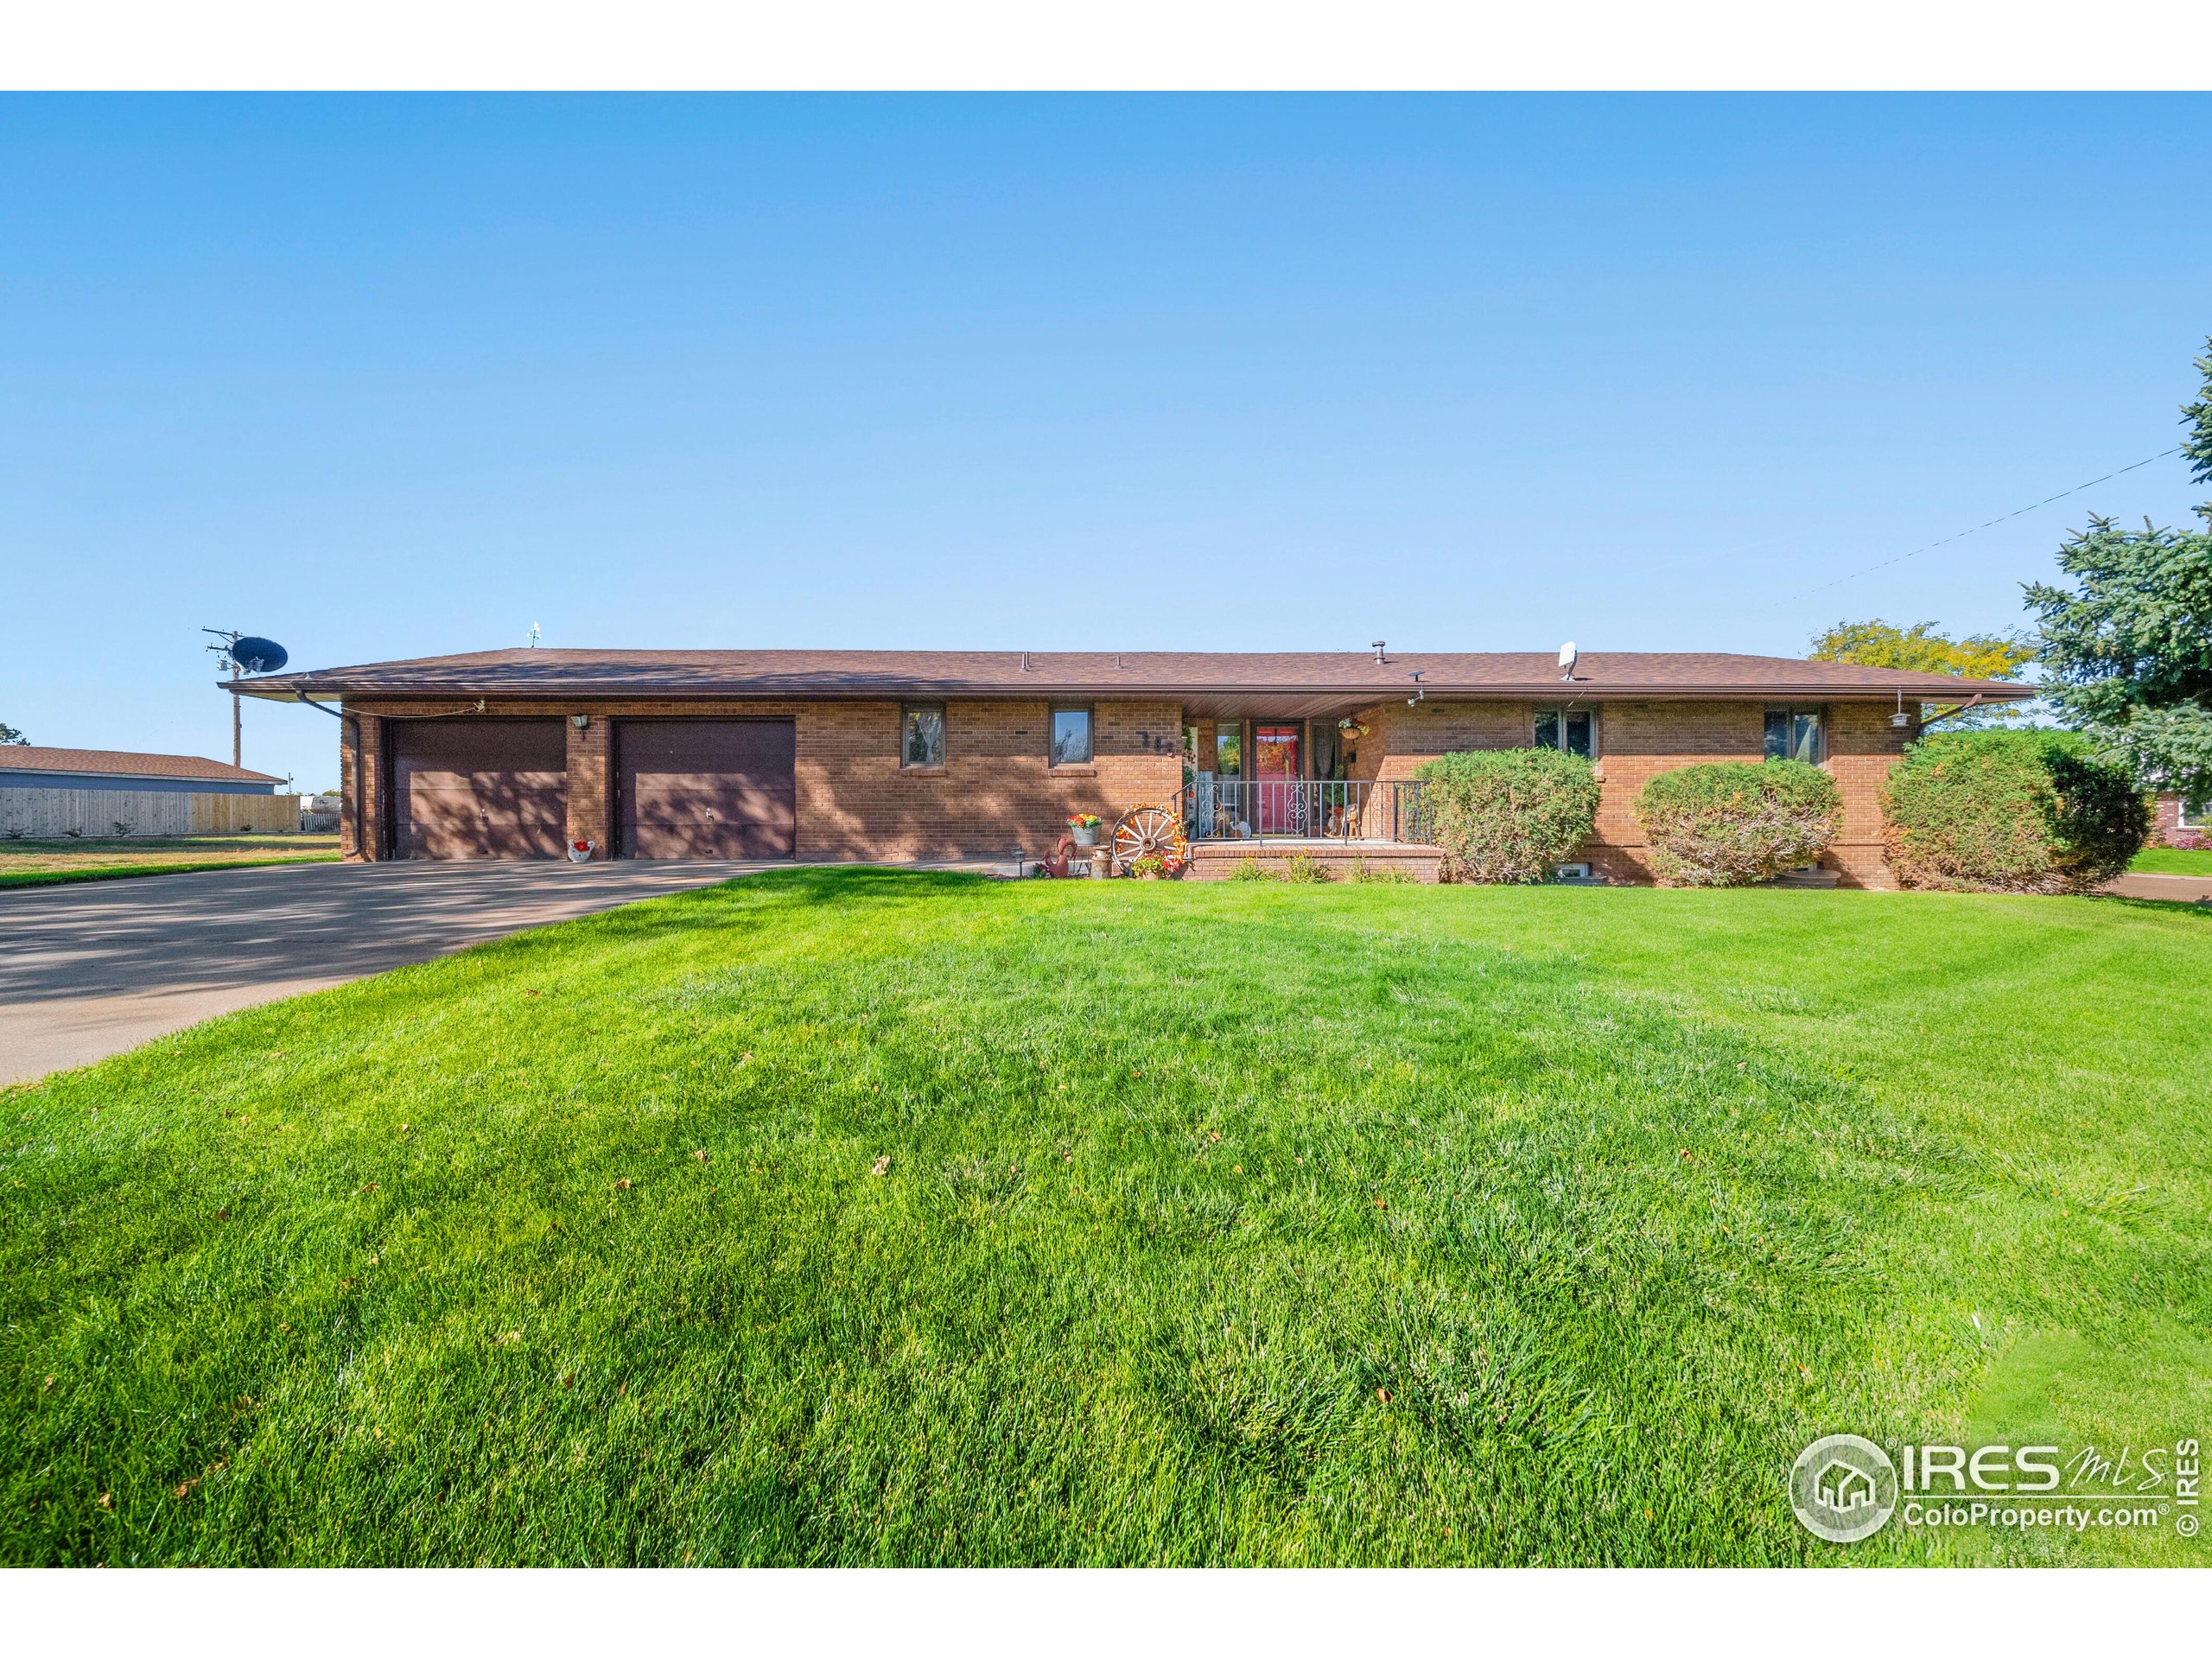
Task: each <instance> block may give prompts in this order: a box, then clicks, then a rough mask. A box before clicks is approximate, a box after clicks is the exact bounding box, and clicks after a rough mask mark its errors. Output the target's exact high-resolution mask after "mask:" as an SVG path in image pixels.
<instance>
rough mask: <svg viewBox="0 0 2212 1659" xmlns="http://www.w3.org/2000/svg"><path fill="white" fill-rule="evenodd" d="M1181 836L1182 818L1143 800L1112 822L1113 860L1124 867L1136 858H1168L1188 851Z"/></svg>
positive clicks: (1175, 857) (1183, 855) (1162, 807)
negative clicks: (1118, 820)
mask: <svg viewBox="0 0 2212 1659" xmlns="http://www.w3.org/2000/svg"><path fill="white" fill-rule="evenodd" d="M1190 850H1191V849H1190V844H1189V842H1186V841H1185V839H1184V837H1183V821H1182V820H1181V819H1180V818H1179V817H1176V816H1175V815H1174V813H1173V812H1171V811H1170V810H1168V809H1167V808H1166V807H1164V806H1154V805H1153V804H1151V803H1149V802H1147V803H1144V804H1140V805H1137V806H1133V807H1131V808H1130V809H1129V810H1128V811H1126V812H1124V813H1122V817H1121V821H1120V822H1119V823H1116V824H1115V826H1114V861H1115V862H1116V863H1117V864H1119V865H1121V866H1122V868H1124V869H1126V868H1128V866H1129V865H1130V864H1131V863H1132V862H1133V861H1135V860H1137V859H1140V858H1172V859H1175V860H1178V861H1180V860H1183V859H1185V858H1187V857H1188V856H1189V855H1190Z"/></svg>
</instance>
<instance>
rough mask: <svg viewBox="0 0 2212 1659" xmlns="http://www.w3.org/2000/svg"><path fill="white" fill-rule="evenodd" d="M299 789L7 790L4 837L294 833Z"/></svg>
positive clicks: (0, 793)
mask: <svg viewBox="0 0 2212 1659" xmlns="http://www.w3.org/2000/svg"><path fill="white" fill-rule="evenodd" d="M299 827H300V798H299V797H298V796H296V795H188V794H186V793H184V792H183V791H180V790H158V789H143V790H141V789H0V837H5V838H8V839H10V840H23V841H64V840H67V839H69V838H70V837H73V836H84V837H86V838H87V839H92V838H97V837H106V838H109V839H113V838H115V837H118V836H149V837H160V836H244V835H289V834H291V833H293V832H295V831H296V830H297V829H299Z"/></svg>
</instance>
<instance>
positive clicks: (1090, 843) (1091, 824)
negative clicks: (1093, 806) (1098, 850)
mask: <svg viewBox="0 0 2212 1659" xmlns="http://www.w3.org/2000/svg"><path fill="white" fill-rule="evenodd" d="M1103 822H1104V820H1103V819H1102V818H1101V817H1099V816H1098V815H1097V814H1096V812H1077V813H1076V814H1075V815H1074V816H1073V817H1071V818H1069V820H1068V833H1069V834H1071V835H1072V836H1074V837H1075V844H1076V845H1077V846H1078V847H1096V845H1097V844H1098V826H1099V825H1100V824H1101V823H1103Z"/></svg>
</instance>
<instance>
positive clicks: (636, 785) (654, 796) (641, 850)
mask: <svg viewBox="0 0 2212 1659" xmlns="http://www.w3.org/2000/svg"><path fill="white" fill-rule="evenodd" d="M615 747H616V752H617V755H618V761H619V766H620V778H619V779H618V783H617V789H616V792H617V794H618V795H619V797H620V803H621V847H622V850H623V852H624V853H626V855H629V856H630V857H632V858H788V857H790V856H791V852H792V849H793V848H794V846H795V845H796V844H797V835H796V822H797V815H796V804H797V791H796V789H795V787H794V786H793V781H792V772H793V761H794V757H795V754H796V750H797V744H796V740H795V735H794V732H793V728H792V724H791V721H787V720H668V721H624V722H622V725H621V727H620V729H619V730H618V732H617V734H616V744H615Z"/></svg>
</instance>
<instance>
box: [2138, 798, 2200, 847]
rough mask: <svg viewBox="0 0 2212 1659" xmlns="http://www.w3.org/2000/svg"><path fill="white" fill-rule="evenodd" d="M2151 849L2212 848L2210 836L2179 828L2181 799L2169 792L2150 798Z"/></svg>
mask: <svg viewBox="0 0 2212 1659" xmlns="http://www.w3.org/2000/svg"><path fill="white" fill-rule="evenodd" d="M2149 844H2150V845H2152V846H2153V847H2179V848H2183V849H2191V850H2194V849H2200V848H2204V847H2212V836H2207V835H2206V834H2205V833H2204V831H2203V830H2202V829H2183V828H2182V827H2181V797H2180V796H2179V795H2177V794H2176V793H2174V792H2173V791H2171V790H2167V791H2162V792H2161V793H2159V794H2158V795H2154V796H2152V798H2151V840H2150V843H2149Z"/></svg>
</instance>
